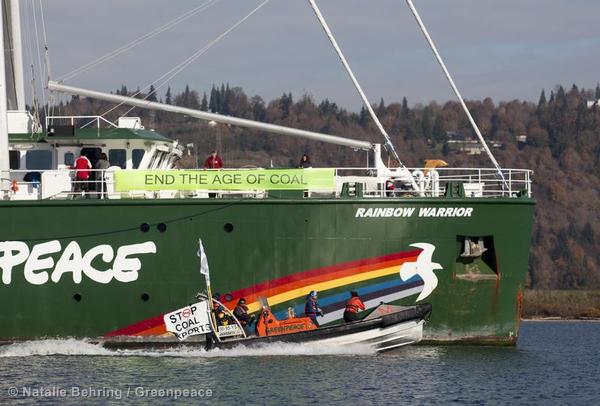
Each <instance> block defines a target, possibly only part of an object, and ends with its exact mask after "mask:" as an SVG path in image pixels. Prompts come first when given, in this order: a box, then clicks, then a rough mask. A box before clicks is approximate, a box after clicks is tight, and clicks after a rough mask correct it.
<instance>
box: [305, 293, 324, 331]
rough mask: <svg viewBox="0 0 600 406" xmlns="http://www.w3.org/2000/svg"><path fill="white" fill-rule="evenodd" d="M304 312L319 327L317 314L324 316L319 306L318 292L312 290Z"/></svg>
mask: <svg viewBox="0 0 600 406" xmlns="http://www.w3.org/2000/svg"><path fill="white" fill-rule="evenodd" d="M304 314H305V315H306V317H309V318H310V319H311V321H312V322H313V323H314V324H315V326H317V327H319V322H318V321H317V316H321V317H323V310H322V309H321V308H320V307H319V303H318V302H317V292H316V291H314V290H313V291H311V292H310V293H309V294H308V297H307V298H306V305H305V306H304Z"/></svg>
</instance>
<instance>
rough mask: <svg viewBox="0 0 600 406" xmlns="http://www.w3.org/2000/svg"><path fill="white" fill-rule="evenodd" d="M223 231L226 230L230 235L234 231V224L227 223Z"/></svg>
mask: <svg viewBox="0 0 600 406" xmlns="http://www.w3.org/2000/svg"><path fill="white" fill-rule="evenodd" d="M223 229H224V230H225V232H226V233H230V232H232V231H233V224H231V223H225V225H224V226H223Z"/></svg>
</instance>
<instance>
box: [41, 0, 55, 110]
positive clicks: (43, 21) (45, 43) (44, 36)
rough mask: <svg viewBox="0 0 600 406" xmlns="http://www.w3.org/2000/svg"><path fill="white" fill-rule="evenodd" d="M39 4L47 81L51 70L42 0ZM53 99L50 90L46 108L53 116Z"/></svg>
mask: <svg viewBox="0 0 600 406" xmlns="http://www.w3.org/2000/svg"><path fill="white" fill-rule="evenodd" d="M39 5H40V19H41V20H42V34H43V39H44V66H45V68H46V69H45V73H46V82H44V83H47V82H48V81H49V80H52V70H51V69H50V53H49V50H48V35H47V32H46V19H45V17H44V6H43V3H42V0H39ZM54 102H55V99H54V95H53V93H52V92H50V94H49V95H48V104H49V106H48V109H49V115H50V116H53V115H54V104H55V103H54Z"/></svg>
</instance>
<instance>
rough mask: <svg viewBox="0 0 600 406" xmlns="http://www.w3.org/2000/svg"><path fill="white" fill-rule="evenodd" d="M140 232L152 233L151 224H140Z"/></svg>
mask: <svg viewBox="0 0 600 406" xmlns="http://www.w3.org/2000/svg"><path fill="white" fill-rule="evenodd" d="M140 231H141V232H142V233H147V232H148V231H150V224H148V223H142V224H140Z"/></svg>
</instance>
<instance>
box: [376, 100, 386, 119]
mask: <svg viewBox="0 0 600 406" xmlns="http://www.w3.org/2000/svg"><path fill="white" fill-rule="evenodd" d="M383 113H385V102H384V101H383V97H382V98H381V99H380V100H379V106H378V107H377V115H378V116H381V115H383Z"/></svg>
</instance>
